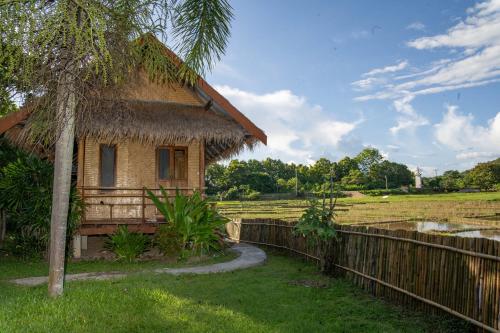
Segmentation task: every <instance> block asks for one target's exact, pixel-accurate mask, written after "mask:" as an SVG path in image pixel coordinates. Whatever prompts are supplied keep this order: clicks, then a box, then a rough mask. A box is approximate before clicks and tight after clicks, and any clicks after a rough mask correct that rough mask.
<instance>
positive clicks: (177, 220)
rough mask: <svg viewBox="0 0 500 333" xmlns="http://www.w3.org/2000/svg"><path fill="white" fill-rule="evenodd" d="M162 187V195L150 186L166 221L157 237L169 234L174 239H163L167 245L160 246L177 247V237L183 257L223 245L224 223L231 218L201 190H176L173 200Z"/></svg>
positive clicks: (152, 197)
mask: <svg viewBox="0 0 500 333" xmlns="http://www.w3.org/2000/svg"><path fill="white" fill-rule="evenodd" d="M160 191H161V195H162V197H163V198H162V199H160V197H157V196H156V195H155V194H154V193H153V192H151V191H150V190H147V193H148V196H149V197H150V198H151V200H152V201H153V203H154V204H155V206H156V208H157V209H158V210H159V211H160V213H161V214H162V215H163V216H164V217H165V221H166V226H165V227H163V228H162V229H161V231H160V235H159V236H158V237H157V238H160V239H164V238H166V237H168V235H169V234H170V235H172V237H173V238H174V239H175V241H174V240H173V241H172V243H169V242H166V241H164V242H163V244H164V245H165V248H164V249H163V250H162V249H160V250H162V251H165V250H168V248H169V247H175V246H174V245H175V242H177V241H178V242H179V244H180V254H181V256H182V257H185V256H187V255H188V254H202V253H207V252H209V251H210V250H218V249H220V248H221V246H222V244H223V242H222V238H223V236H222V227H223V226H224V225H225V224H226V223H227V222H228V219H227V218H225V217H223V216H221V215H220V214H219V213H218V211H217V210H216V209H215V208H214V207H213V206H212V205H211V204H210V202H209V201H208V200H207V199H203V198H202V196H201V194H200V193H199V192H195V193H194V194H193V195H191V196H189V195H183V194H181V193H180V192H179V191H178V190H177V191H176V193H175V197H174V198H173V199H172V200H170V199H169V197H168V194H167V193H166V192H165V189H164V188H163V187H160Z"/></svg>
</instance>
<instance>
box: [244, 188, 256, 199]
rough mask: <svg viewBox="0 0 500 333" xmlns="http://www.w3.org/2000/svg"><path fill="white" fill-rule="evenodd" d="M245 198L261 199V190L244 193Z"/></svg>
mask: <svg viewBox="0 0 500 333" xmlns="http://www.w3.org/2000/svg"><path fill="white" fill-rule="evenodd" d="M243 198H244V199H246V200H259V199H260V192H257V191H254V190H250V191H249V192H248V193H247V194H245V195H244V197H243Z"/></svg>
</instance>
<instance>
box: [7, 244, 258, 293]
mask: <svg viewBox="0 0 500 333" xmlns="http://www.w3.org/2000/svg"><path fill="white" fill-rule="evenodd" d="M231 249H233V250H234V251H237V252H239V253H240V256H239V257H238V258H236V259H234V260H231V261H228V262H223V263H220V264H213V265H206V266H196V267H186V268H160V269H155V270H153V271H151V270H146V271H139V272H130V273H123V272H95V273H79V274H66V276H65V281H66V282H68V281H87V280H94V281H96V280H111V279H117V278H123V277H125V276H128V275H132V274H141V273H150V272H154V273H159V274H171V275H181V274H210V273H223V272H230V271H235V270H238V269H244V268H249V267H254V266H258V265H262V264H263V263H264V262H265V261H266V258H267V256H266V253H265V252H264V251H262V250H261V249H259V248H258V247H255V246H253V245H250V244H244V243H239V244H235V245H233V246H232V247H231ZM10 282H12V283H14V284H17V285H20V286H38V285H42V284H45V283H47V282H48V277H46V276H38V277H29V278H22V279H15V280H10Z"/></svg>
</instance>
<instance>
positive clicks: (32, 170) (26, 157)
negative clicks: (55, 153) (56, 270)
mask: <svg viewBox="0 0 500 333" xmlns="http://www.w3.org/2000/svg"><path fill="white" fill-rule="evenodd" d="M0 151H1V154H0V155H1V156H0V157H2V158H4V157H5V158H8V159H10V161H6V160H3V159H2V167H1V168H0V209H3V210H4V211H5V213H6V215H7V233H8V239H7V242H6V247H7V249H8V250H9V251H10V252H12V253H13V254H14V255H18V256H23V257H33V256H41V255H43V254H44V252H45V251H46V250H47V248H48V244H49V238H50V215H51V206H52V181H53V166H52V164H51V163H50V162H48V161H45V160H41V159H40V158H38V157H37V156H35V155H32V154H27V153H24V152H22V151H20V150H16V149H15V148H13V147H11V146H9V145H7V144H6V143H5V142H0ZM82 211H83V203H82V201H81V199H80V198H79V196H78V194H77V191H76V189H75V188H72V189H71V198H70V211H69V215H68V232H67V237H68V239H70V238H71V237H72V235H73V232H74V230H76V226H77V223H78V221H79V220H80V216H81V213H82ZM68 243H69V242H68Z"/></svg>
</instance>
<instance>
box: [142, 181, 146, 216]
mask: <svg viewBox="0 0 500 333" xmlns="http://www.w3.org/2000/svg"><path fill="white" fill-rule="evenodd" d="M141 223H142V224H145V223H146V190H145V189H144V188H142V219H141Z"/></svg>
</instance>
